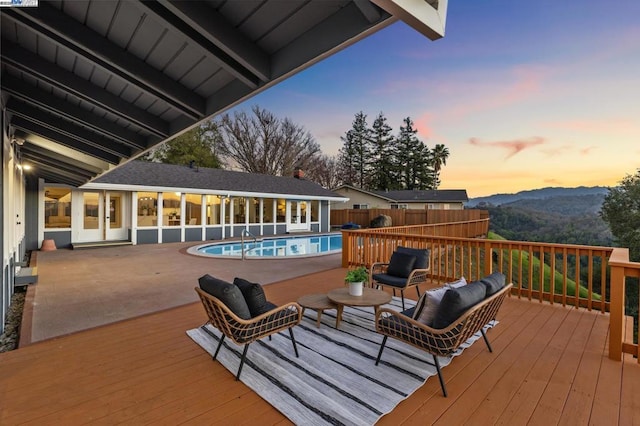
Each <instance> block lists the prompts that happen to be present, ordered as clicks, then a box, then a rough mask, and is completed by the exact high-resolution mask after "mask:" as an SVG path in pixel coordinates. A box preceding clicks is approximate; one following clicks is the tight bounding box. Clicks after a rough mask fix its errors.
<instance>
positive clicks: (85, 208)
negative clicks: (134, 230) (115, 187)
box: [76, 191, 127, 242]
mask: <svg viewBox="0 0 640 426" xmlns="http://www.w3.org/2000/svg"><path fill="white" fill-rule="evenodd" d="M82 204H83V205H82V220H81V223H80V232H79V233H78V238H77V239H76V241H78V242H88V241H92V242H93V241H112V240H124V239H126V238H127V229H126V227H125V226H124V220H123V219H124V207H125V203H124V196H123V194H122V193H119V192H110V191H87V192H83V193H82Z"/></svg>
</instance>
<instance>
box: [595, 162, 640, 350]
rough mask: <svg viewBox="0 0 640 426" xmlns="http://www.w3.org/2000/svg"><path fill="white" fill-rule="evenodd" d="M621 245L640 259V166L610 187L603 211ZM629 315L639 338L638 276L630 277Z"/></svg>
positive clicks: (627, 304) (634, 259)
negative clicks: (633, 173)
mask: <svg viewBox="0 0 640 426" xmlns="http://www.w3.org/2000/svg"><path fill="white" fill-rule="evenodd" d="M600 215H601V216H602V219H603V220H604V221H605V222H607V223H608V224H609V227H610V228H611V233H612V234H613V236H614V237H615V239H616V242H617V243H618V244H619V245H620V246H621V247H627V248H628V249H629V260H631V261H636V262H637V261H640V169H638V170H637V171H636V174H635V175H627V176H625V177H624V178H623V179H622V181H621V182H620V185H618V186H616V187H614V188H609V193H608V194H607V195H605V197H604V202H603V203H602V210H601V211H600ZM625 300H626V314H627V315H630V316H632V317H634V319H635V321H634V341H635V342H636V343H637V341H638V279H637V278H627V282H626V286H625Z"/></svg>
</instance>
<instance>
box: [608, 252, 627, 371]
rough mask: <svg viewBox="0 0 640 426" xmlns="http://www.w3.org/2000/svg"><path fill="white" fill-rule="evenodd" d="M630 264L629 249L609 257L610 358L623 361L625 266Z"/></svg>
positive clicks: (613, 253)
mask: <svg viewBox="0 0 640 426" xmlns="http://www.w3.org/2000/svg"><path fill="white" fill-rule="evenodd" d="M628 264H629V249H626V248H615V249H613V252H611V256H610V257H609V266H610V267H611V286H610V287H611V288H610V290H609V291H610V295H611V304H610V306H609V358H610V359H612V360H615V361H621V360H622V344H623V341H624V340H623V339H624V287H625V265H628Z"/></svg>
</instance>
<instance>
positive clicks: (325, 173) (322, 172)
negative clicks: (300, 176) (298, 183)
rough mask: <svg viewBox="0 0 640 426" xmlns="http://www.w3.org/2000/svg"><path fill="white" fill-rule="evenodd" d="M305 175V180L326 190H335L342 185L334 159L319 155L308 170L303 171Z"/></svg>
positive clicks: (336, 162) (336, 161)
mask: <svg viewBox="0 0 640 426" xmlns="http://www.w3.org/2000/svg"><path fill="white" fill-rule="evenodd" d="M305 174H306V177H307V179H309V180H311V181H313V182H315V183H317V184H319V185H321V186H323V187H324V188H327V189H333V188H337V187H338V186H340V184H342V181H341V180H340V174H339V173H338V160H337V158H336V157H330V156H328V155H321V156H320V157H318V159H317V160H316V161H315V162H314V164H313V165H311V167H310V168H309V169H308V170H305Z"/></svg>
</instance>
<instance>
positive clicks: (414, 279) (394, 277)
mask: <svg viewBox="0 0 640 426" xmlns="http://www.w3.org/2000/svg"><path fill="white" fill-rule="evenodd" d="M429 269H430V259H429V250H428V249H414V248H409V247H402V246H400V247H398V248H397V249H396V251H395V252H394V253H393V254H392V255H391V260H390V261H389V262H388V263H381V262H376V263H374V264H373V265H371V271H370V276H371V285H372V286H373V287H375V288H379V287H384V286H389V287H391V288H392V289H393V295H394V296H395V294H396V289H397V290H400V295H401V296H402V309H403V310H404V291H405V289H407V288H409V287H415V289H416V293H418V297H420V290H419V289H418V285H420V284H422V283H424V282H426V281H427V276H428V272H429Z"/></svg>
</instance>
